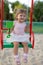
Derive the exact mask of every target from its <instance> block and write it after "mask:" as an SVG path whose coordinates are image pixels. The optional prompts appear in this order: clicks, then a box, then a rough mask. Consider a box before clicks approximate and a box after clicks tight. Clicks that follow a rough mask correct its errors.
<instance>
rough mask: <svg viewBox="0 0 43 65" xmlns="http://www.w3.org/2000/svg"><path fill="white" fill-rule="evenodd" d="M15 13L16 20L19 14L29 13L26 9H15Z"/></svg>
mask: <svg viewBox="0 0 43 65" xmlns="http://www.w3.org/2000/svg"><path fill="white" fill-rule="evenodd" d="M14 13H15V18H16V19H17V15H18V14H19V13H24V14H27V11H26V9H15V11H14Z"/></svg>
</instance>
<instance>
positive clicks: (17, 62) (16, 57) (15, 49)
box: [14, 42, 20, 65]
mask: <svg viewBox="0 0 43 65" xmlns="http://www.w3.org/2000/svg"><path fill="white" fill-rule="evenodd" d="M18 45H19V43H18V42H14V58H15V61H16V64H17V65H20V59H19V55H18Z"/></svg>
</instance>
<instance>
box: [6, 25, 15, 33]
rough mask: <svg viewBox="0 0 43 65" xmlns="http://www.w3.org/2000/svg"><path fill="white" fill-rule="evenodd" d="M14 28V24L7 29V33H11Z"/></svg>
mask: <svg viewBox="0 0 43 65" xmlns="http://www.w3.org/2000/svg"><path fill="white" fill-rule="evenodd" d="M13 30H14V26H13V27H12V28H10V29H9V30H8V31H7V34H10V33H11V32H12V31H13Z"/></svg>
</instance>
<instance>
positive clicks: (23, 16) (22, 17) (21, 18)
mask: <svg viewBox="0 0 43 65" xmlns="http://www.w3.org/2000/svg"><path fill="white" fill-rule="evenodd" d="M17 18H18V22H19V23H22V22H24V21H25V20H26V14H25V13H20V14H18V15H17ZM26 28H27V27H25V31H26ZM13 43H14V55H18V45H19V42H13ZM22 45H23V51H24V53H27V54H28V45H27V43H26V42H22Z"/></svg>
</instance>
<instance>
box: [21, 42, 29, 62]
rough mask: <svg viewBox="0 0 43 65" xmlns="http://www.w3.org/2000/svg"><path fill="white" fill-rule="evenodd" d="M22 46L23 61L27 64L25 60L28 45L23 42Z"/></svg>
mask: <svg viewBox="0 0 43 65" xmlns="http://www.w3.org/2000/svg"><path fill="white" fill-rule="evenodd" d="M22 44H23V46H24V48H23V50H24V54H23V59H24V62H25V63H27V61H28V60H27V58H28V45H27V43H25V42H23V43H22Z"/></svg>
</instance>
